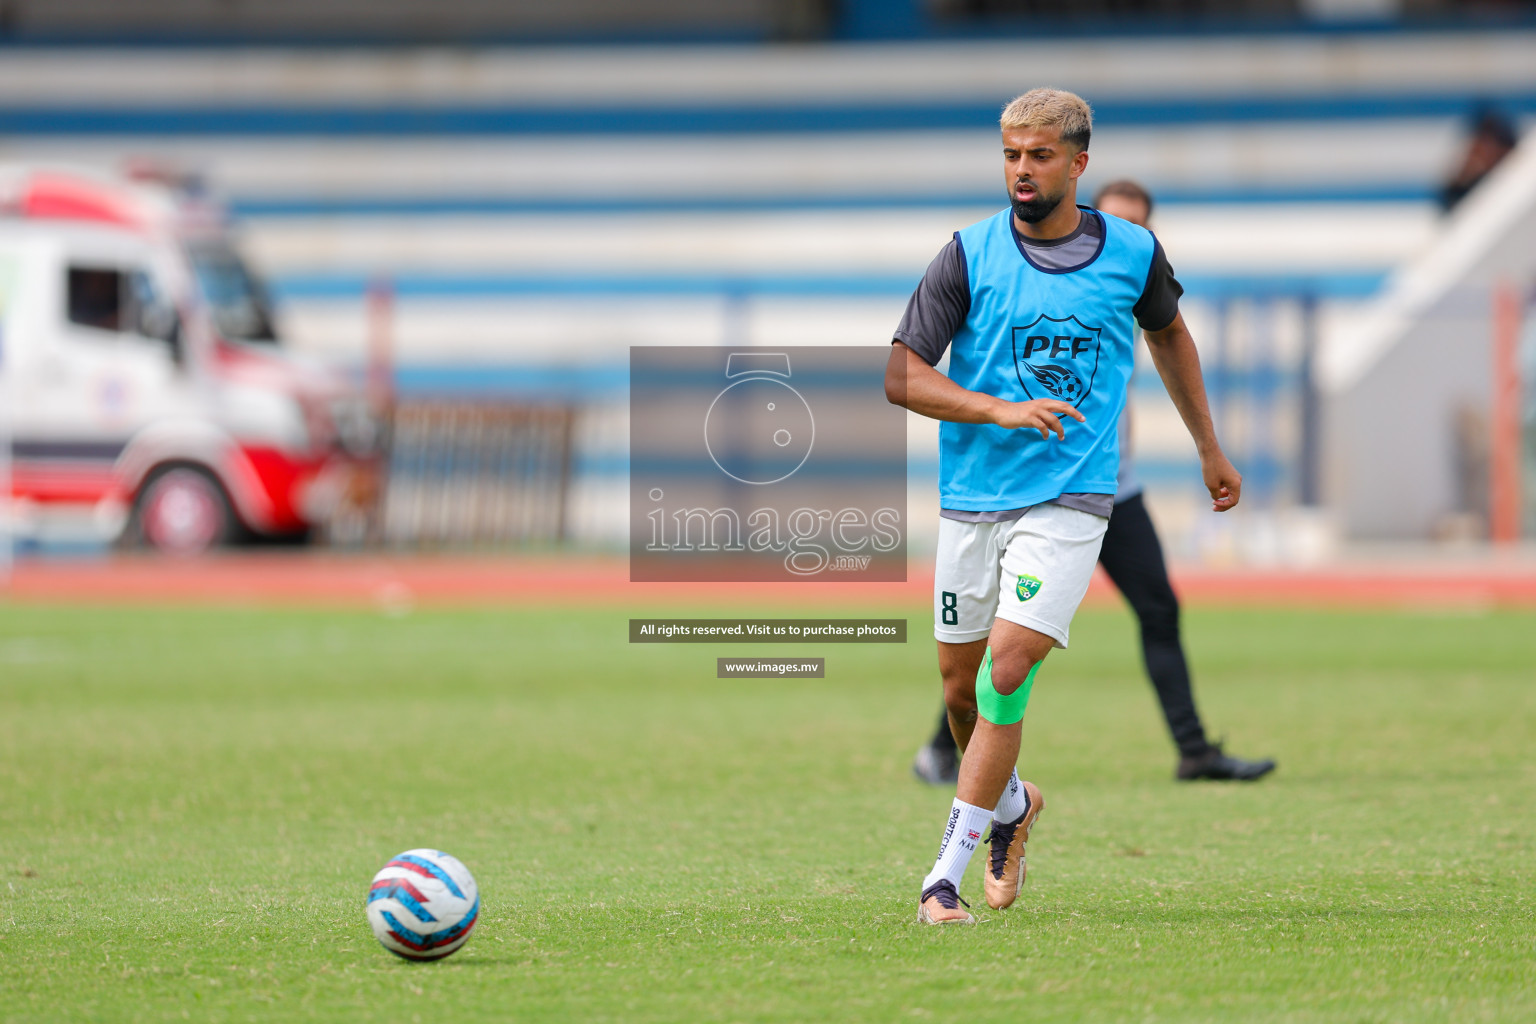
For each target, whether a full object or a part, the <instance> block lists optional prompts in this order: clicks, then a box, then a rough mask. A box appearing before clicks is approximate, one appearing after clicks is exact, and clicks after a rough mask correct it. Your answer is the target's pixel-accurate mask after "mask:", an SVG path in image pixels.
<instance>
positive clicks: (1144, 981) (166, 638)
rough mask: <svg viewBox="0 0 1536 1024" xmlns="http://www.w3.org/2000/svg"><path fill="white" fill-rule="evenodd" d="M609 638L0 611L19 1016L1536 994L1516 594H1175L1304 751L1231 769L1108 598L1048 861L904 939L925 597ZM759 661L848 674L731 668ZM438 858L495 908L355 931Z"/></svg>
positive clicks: (1268, 723)
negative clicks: (405, 934) (962, 921)
mask: <svg viewBox="0 0 1536 1024" xmlns="http://www.w3.org/2000/svg"><path fill="white" fill-rule="evenodd" d="M743 610H749V611H750V610H753V609H743ZM651 611H652V610H649V609H648V610H646V612H647V613H650V612H651ZM680 611H684V612H689V611H691V612H693V613H695V614H701V613H702V614H722V613H723V612H722V611H721V609H718V608H714V609H707V610H701V609H698V608H693V609H681V610H680ZM836 613H837V614H840V615H857V614H865V613H870V614H875V613H882V614H889V610H888V609H878V608H872V609H862V608H860V609H853V608H841V609H837V610H836ZM624 620H625V613H624V612H623V611H619V610H613V611H593V610H583V611H578V610H574V609H558V608H554V609H542V610H538V611H530V610H520V609H504V610H477V611H465V612H450V611H422V612H417V613H415V614H413V615H410V616H407V617H404V618H388V617H384V616H382V615H377V614H369V613H365V612H339V611H338V612H279V611H231V610H217V609H211V610H210V609H204V610H180V611H172V610H156V609H115V610H103V609H95V610H92V609H81V608H73V609H70V608H37V607H26V606H18V605H0V1019H3V1020H5V1021H8V1022H15V1021H50V1022H51V1021H75V1020H96V1021H135V1020H145V1021H154V1020H181V1019H187V1018H190V1019H193V1020H201V1021H245V1020H285V1021H308V1020H372V1021H411V1020H421V1021H439V1020H518V1021H536V1020H551V1021H572V1020H581V1021H694V1020H722V1021H725V1020H729V1021H813V1020H837V1021H850V1020H868V1021H897V1020H960V1019H964V1020H974V1021H983V1020H999V1021H1003V1020H1006V1021H1030V1022H1031V1024H1038V1022H1043V1021H1143V1020H1146V1021H1152V1020H1157V1021H1180V1022H1188V1021H1248V1020H1255V1021H1295V1022H1303V1021H1350V1022H1358V1021H1380V1022H1393V1024H1396V1022H1411V1021H1447V1022H1451V1021H1455V1022H1464V1021H1518V1020H1527V1021H1528V1020H1532V1019H1536V967H1533V964H1536V913H1533V911H1536V869H1533V866H1532V852H1533V836H1536V761H1533V758H1532V755H1531V751H1532V749H1533V743H1532V741H1533V738H1536V615H1533V614H1530V613H1516V612H1497V613H1489V614H1482V615H1474V614H1468V615H1464V616H1457V615H1454V614H1452V615H1444V616H1433V615H1398V614H1385V613H1365V612H1341V611H1334V610H1329V611H1298V610H1273V609H1268V610H1265V609H1248V610H1242V609H1238V610H1223V611H1218V610H1212V609H1199V608H1197V609H1194V610H1192V611H1190V612H1189V613H1188V615H1187V624H1188V634H1189V637H1188V639H1189V644H1190V648H1191V651H1192V654H1193V658H1194V661H1195V667H1196V671H1197V693H1198V695H1199V696H1200V697H1201V698H1202V703H1203V707H1204V710H1205V712H1206V717H1207V719H1208V723H1209V724H1210V725H1211V726H1212V727H1213V729H1214V731H1217V732H1221V731H1226V732H1228V733H1229V734H1230V736H1231V737H1232V740H1233V746H1234V748H1236V749H1238V750H1239V752H1240V753H1243V754H1248V755H1260V754H1274V755H1276V756H1278V757H1279V759H1280V761H1281V767H1280V771H1279V772H1278V773H1277V774H1276V775H1275V776H1274V777H1272V778H1271V779H1269V780H1266V781H1264V782H1262V783H1259V784H1256V785H1251V786H1243V787H1238V786H1222V785H1214V784H1201V785H1176V784H1174V783H1173V782H1172V781H1171V780H1170V777H1171V774H1172V768H1173V756H1172V751H1171V747H1170V746H1169V744H1168V741H1167V739H1166V738H1165V736H1164V734H1163V727H1162V724H1161V722H1160V720H1159V719H1158V717H1157V715H1156V711H1155V706H1154V703H1153V699H1152V695H1151V691H1150V688H1149V687H1148V686H1147V684H1146V683H1145V681H1144V680H1143V678H1142V677H1141V674H1140V668H1139V665H1138V658H1137V652H1136V649H1135V646H1134V643H1133V633H1132V625H1131V622H1130V620H1129V618H1128V616H1127V615H1126V614H1125V613H1123V612H1122V611H1120V610H1119V609H1117V608H1098V609H1088V610H1085V611H1084V612H1083V613H1082V614H1081V615H1080V616H1079V618H1078V621H1077V623H1076V625H1075V627H1074V630H1073V641H1074V643H1073V649H1072V651H1070V652H1066V653H1061V652H1058V653H1057V654H1056V655H1054V656H1053V657H1052V659H1051V661H1050V662H1049V663H1048V664H1047V666H1046V668H1045V670H1044V671H1042V673H1041V676H1040V679H1039V681H1038V682H1037V684H1036V687H1035V695H1034V698H1033V701H1032V703H1031V706H1030V709H1029V715H1028V717H1027V718H1026V720H1025V745H1024V756H1023V760H1022V766H1023V770H1024V773H1025V774H1026V775H1027V776H1028V777H1030V778H1032V779H1034V780H1036V781H1037V782H1038V783H1039V784H1040V785H1041V787H1042V788H1043V790H1044V791H1045V794H1046V797H1047V799H1048V801H1049V805H1048V809H1047V810H1046V812H1045V814H1044V816H1043V817H1042V819H1041V823H1040V826H1039V827H1038V829H1037V831H1036V833H1035V836H1034V840H1033V841H1032V842H1031V844H1030V875H1029V882H1028V884H1027V886H1026V887H1025V891H1024V894H1023V896H1022V897H1021V899H1020V902H1019V903H1018V905H1016V907H1015V908H1014V909H1012V910H1010V911H1007V912H1004V913H995V912H989V911H987V910H986V909H985V905H984V903H983V902H982V900H981V898H980V896H981V893H980V879H979V874H978V870H979V867H978V865H977V864H973V865H972V868H971V872H970V874H969V875H968V876H967V878H966V882H965V886H964V890H963V891H964V894H965V895H966V896H967V897H968V898H969V899H970V900H971V901H972V903H973V904H975V905H976V906H977V907H979V908H980V910H979V913H980V918H981V922H982V923H981V924H980V925H979V926H978V927H976V928H970V929H962V928H950V929H934V928H925V927H919V926H917V925H916V924H915V923H914V915H915V910H916V895H917V888H918V880H919V878H920V876H921V875H922V874H923V872H924V871H925V870H926V869H927V868H928V866H929V864H930V862H931V858H932V856H933V853H934V849H935V847H936V846H937V842H938V837H939V830H940V826H941V824H942V820H943V817H944V814H945V811H946V809H947V807H948V804H949V800H950V794H948V793H945V792H940V791H937V790H933V789H927V788H924V787H922V786H920V785H918V784H917V783H916V782H914V781H913V779H912V778H911V776H910V775H909V774H908V762H909V760H910V757H911V755H912V753H913V750H914V749H915V748H916V746H917V744H918V743H919V741H920V740H921V739H922V737H924V736H925V735H926V733H927V730H928V729H929V727H930V724H931V722H932V719H933V716H934V714H935V712H936V710H937V701H938V697H937V685H936V683H935V681H934V675H933V670H932V665H933V662H934V655H933V651H932V646H931V642H930V641H928V640H927V639H926V636H927V634H926V623H925V618H924V616H923V614H922V611H921V610H920V609H913V610H912V620H911V621H912V633H913V640H912V642H911V643H909V644H907V645H905V646H895V645H890V646H859V647H855V646H824V647H821V648H815V647H807V648H804V649H800V648H793V649H792V648H789V647H787V646H786V647H774V648H771V649H760V650H759V649H753V648H748V647H741V648H730V649H727V648H716V647H706V646H696V645H675V646H674V645H641V646H633V647H631V646H630V645H628V644H627V643H625V642H624V637H625V629H624ZM749 651H754V652H757V653H767V654H773V655H777V656H786V655H797V654H807V655H815V654H822V655H825V656H826V657H827V666H828V667H827V678H826V679H824V680H802V681H792V682H787V681H767V680H754V681H743V680H730V681H726V680H717V679H715V678H714V658H715V656H716V655H718V654H733V653H747V652H749ZM414 846H438V847H441V848H443V849H446V850H448V851H450V852H452V853H454V854H455V855H457V856H458V857H460V858H461V859H463V860H464V861H465V862H466V863H467V864H468V865H469V866H470V868H471V870H473V871H474V873H475V875H476V877H477V879H478V880H479V883H480V887H481V891H482V893H483V896H484V911H483V914H482V916H481V920H480V924H479V927H478V929H477V931H476V934H475V936H474V937H473V938H472V939H471V940H470V942H469V944H468V945H467V946H466V947H465V948H464V949H463V950H462V951H461V952H459V953H458V954H456V955H455V956H454V957H452V958H451V959H449V960H447V961H444V962H442V963H438V964H426V965H419V964H410V963H406V962H403V961H400V960H397V959H395V958H394V957H392V956H390V955H388V954H387V953H385V952H384V951H383V950H382V949H381V948H380V947H379V946H378V945H377V944H376V943H375V941H374V940H373V938H372V936H371V934H370V933H369V931H368V929H367V925H366V923H365V921H364V918H363V909H362V908H363V900H364V896H365V893H366V889H367V885H368V882H369V880H370V878H371V877H372V875H373V873H374V872H375V871H376V870H377V869H378V868H379V867H380V866H381V865H382V864H383V863H384V861H385V860H386V859H387V858H388V857H389V856H390V855H392V854H394V853H397V852H399V851H400V850H402V849H405V848H407V847H414Z"/></svg>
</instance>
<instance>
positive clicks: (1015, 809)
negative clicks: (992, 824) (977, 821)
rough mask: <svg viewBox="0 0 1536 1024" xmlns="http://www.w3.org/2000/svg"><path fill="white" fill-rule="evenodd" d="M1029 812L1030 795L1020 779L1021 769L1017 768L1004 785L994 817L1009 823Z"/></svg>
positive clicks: (1005, 823)
mask: <svg viewBox="0 0 1536 1024" xmlns="http://www.w3.org/2000/svg"><path fill="white" fill-rule="evenodd" d="M1027 813H1029V797H1028V796H1027V795H1026V794H1025V792H1024V784H1023V783H1022V782H1020V781H1019V770H1018V769H1017V768H1015V769H1014V770H1013V774H1012V775H1010V776H1008V781H1007V783H1006V784H1004V786H1003V795H1002V796H1000V797H998V800H997V810H996V811H995V812H993V814H992V817H994V818H996V819H997V820H998V821H1000V822H1002V823H1003V824H1004V825H1007V824H1010V823H1012V822H1015V821H1018V820H1019V819H1020V818H1022V817H1023V816H1024V815H1025V814H1027Z"/></svg>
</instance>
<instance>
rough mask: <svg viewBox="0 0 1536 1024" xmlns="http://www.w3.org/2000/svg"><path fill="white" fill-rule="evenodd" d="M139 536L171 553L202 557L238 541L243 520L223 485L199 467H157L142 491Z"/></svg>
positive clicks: (136, 519)
mask: <svg viewBox="0 0 1536 1024" xmlns="http://www.w3.org/2000/svg"><path fill="white" fill-rule="evenodd" d="M132 525H133V533H134V539H135V540H136V541H137V542H138V543H140V544H142V545H143V546H145V547H149V548H153V549H155V550H156V551H162V552H164V553H166V554H170V555H198V554H202V553H203V552H204V551H207V550H209V549H210V548H216V547H219V546H220V545H222V544H227V543H229V542H230V541H231V540H233V539H235V537H236V535H237V533H238V530H239V523H238V522H237V520H236V519H235V513H234V509H233V508H232V507H231V506H230V503H229V497H228V495H226V494H225V493H224V488H223V487H222V486H221V485H220V484H219V482H218V480H216V479H214V477H213V474H211V473H209V472H208V471H207V470H205V469H200V468H198V467H196V466H167V467H164V468H162V469H157V470H155V472H154V473H153V474H152V475H151V476H150V478H149V480H148V481H146V482H145V484H144V486H143V487H142V488H141V489H140V490H139V497H138V500H137V501H135V502H134V510H133V524H132Z"/></svg>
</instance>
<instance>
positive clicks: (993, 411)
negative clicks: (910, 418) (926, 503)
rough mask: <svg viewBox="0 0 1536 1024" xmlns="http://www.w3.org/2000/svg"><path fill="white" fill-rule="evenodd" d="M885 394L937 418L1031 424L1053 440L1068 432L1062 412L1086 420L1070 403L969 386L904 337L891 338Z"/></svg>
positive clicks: (1022, 426)
mask: <svg viewBox="0 0 1536 1024" xmlns="http://www.w3.org/2000/svg"><path fill="white" fill-rule="evenodd" d="M885 397H886V398H887V399H888V400H890V402H891V403H892V404H894V405H899V406H901V407H902V408H905V409H910V410H912V411H913V412H915V413H918V414H920V415H923V416H931V417H932V418H933V419H936V420H948V421H949V422H951V423H994V424H996V425H997V426H999V427H1007V428H1009V429H1010V430H1020V429H1025V428H1028V429H1032V430H1038V431H1040V437H1041V439H1042V440H1048V439H1049V438H1050V437H1051V435H1052V434H1054V435H1056V437H1057V438H1065V437H1066V436H1067V435H1066V428H1065V427H1063V426H1062V423H1061V417H1062V416H1070V417H1072V418H1073V419H1075V420H1077V421H1078V422H1080V423H1081V422H1084V421H1083V414H1082V413H1080V412H1078V411H1077V410H1076V409H1075V408H1073V407H1072V406H1071V405H1070V404H1068V403H1067V402H1058V401H1055V400H1052V399H1039V400H1036V401H1033V402H1009V401H1005V400H1004V399H1001V398H997V397H995V396H993V395H987V394H983V393H982V392H980V391H968V390H966V389H965V388H962V387H961V386H960V385H958V384H956V383H955V382H954V381H952V380H950V379H949V378H948V377H946V376H944V375H943V374H942V373H940V372H939V371H938V370H936V369H934V368H933V367H932V366H929V365H928V361H927V360H926V359H924V358H923V357H922V356H920V355H918V354H917V353H916V352H914V351H912V349H910V348H908V347H907V346H906V345H905V344H904V343H902V342H900V341H893V342H892V343H891V358H890V360H889V361H888V362H887V363H886V364H885Z"/></svg>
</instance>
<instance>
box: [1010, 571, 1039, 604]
mask: <svg viewBox="0 0 1536 1024" xmlns="http://www.w3.org/2000/svg"><path fill="white" fill-rule="evenodd" d="M1015 593H1017V594H1018V595H1019V600H1020V601H1028V600H1029V599H1030V598H1032V597H1034V596H1035V595H1036V594H1038V593H1040V577H1038V576H1020V577H1019V585H1018V587H1017V588H1016V590H1015Z"/></svg>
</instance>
